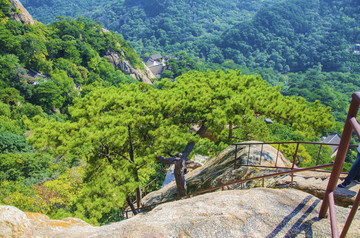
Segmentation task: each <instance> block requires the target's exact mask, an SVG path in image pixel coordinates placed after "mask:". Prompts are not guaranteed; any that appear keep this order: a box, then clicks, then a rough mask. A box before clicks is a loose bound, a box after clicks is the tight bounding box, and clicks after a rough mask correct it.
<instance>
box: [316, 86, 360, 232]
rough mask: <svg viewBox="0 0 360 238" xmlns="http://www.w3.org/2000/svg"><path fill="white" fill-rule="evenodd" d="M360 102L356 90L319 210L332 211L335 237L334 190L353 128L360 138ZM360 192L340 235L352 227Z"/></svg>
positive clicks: (331, 221)
mask: <svg viewBox="0 0 360 238" xmlns="http://www.w3.org/2000/svg"><path fill="white" fill-rule="evenodd" d="M359 104H360V92H356V93H354V94H353V95H352V100H351V103H350V108H349V111H348V115H347V118H346V122H345V125H344V130H343V133H342V136H341V140H340V145H339V149H338V152H337V155H336V159H335V162H334V167H333V169H332V172H331V176H330V179H329V183H328V186H327V189H326V192H325V194H324V199H323V202H322V205H321V209H320V212H319V217H320V218H324V217H325V216H326V213H327V210H329V211H330V212H329V214H330V223H331V234H332V237H333V238H334V237H336V238H337V237H339V232H338V230H337V220H336V212H335V202H334V192H335V188H336V185H337V182H338V180H339V176H340V173H341V170H342V168H343V165H344V161H345V157H346V154H347V152H348V149H349V145H350V140H351V136H352V132H353V130H355V133H356V135H357V136H358V138H360V125H359V123H358V122H357V121H356V116H357V113H358V110H359ZM359 193H360V190H359V192H358V195H357V197H356V199H355V202H354V205H353V207H352V210H351V212H350V214H349V216H348V218H347V221H346V223H345V227H344V228H343V230H342V232H341V236H340V237H345V236H346V234H347V232H348V229H349V227H350V224H351V222H352V220H353V218H354V216H355V213H356V211H357V208H358V207H359V203H360V198H359Z"/></svg>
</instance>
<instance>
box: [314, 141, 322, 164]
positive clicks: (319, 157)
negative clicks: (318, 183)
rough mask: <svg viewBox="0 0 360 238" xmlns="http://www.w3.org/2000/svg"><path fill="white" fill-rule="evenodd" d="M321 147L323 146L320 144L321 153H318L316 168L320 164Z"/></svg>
mask: <svg viewBox="0 0 360 238" xmlns="http://www.w3.org/2000/svg"><path fill="white" fill-rule="evenodd" d="M321 147H322V144H320V148H319V153H318V157H317V160H316V164H315V165H316V166H317V165H318V164H319V158H320V152H321Z"/></svg>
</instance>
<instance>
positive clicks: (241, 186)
mask: <svg viewBox="0 0 360 238" xmlns="http://www.w3.org/2000/svg"><path fill="white" fill-rule="evenodd" d="M274 144H275V145H278V148H277V154H276V159H275V165H274V166H263V165H256V164H251V163H250V150H251V146H257V145H261V150H260V157H259V164H261V160H262V156H263V153H264V150H263V149H264V145H274ZM286 144H296V149H295V151H294V153H293V155H292V158H293V161H292V163H291V166H290V167H282V166H278V158H279V156H280V147H281V145H286ZM301 144H308V145H314V146H320V147H319V150H318V152H317V158H316V166H312V167H308V168H295V164H296V161H297V155H298V149H299V146H300V145H301ZM233 145H235V158H234V168H235V169H236V168H237V166H238V164H237V161H238V157H237V153H238V149H239V146H249V151H248V153H247V159H246V162H245V163H243V164H241V166H249V167H261V168H270V169H289V171H283V172H277V173H271V174H268V175H263V176H258V177H254V178H248V179H242V180H237V181H234V182H230V183H226V184H222V185H220V186H217V187H213V188H208V189H204V190H201V191H197V192H194V193H191V194H188V195H185V196H184V197H177V198H174V199H170V200H167V201H165V202H160V203H155V204H152V205H149V206H143V207H141V208H138V209H137V211H139V212H141V211H148V210H151V209H152V208H153V207H155V206H158V205H160V204H163V203H167V202H172V201H176V200H179V199H184V198H189V197H193V196H196V195H199V194H203V193H206V192H211V191H215V190H218V189H221V190H224V188H225V187H226V186H230V185H234V184H240V188H241V189H242V188H243V184H244V183H246V182H249V181H253V180H259V179H260V180H261V181H262V183H261V184H262V187H263V186H264V179H265V178H269V177H276V176H280V175H286V174H291V181H290V187H293V180H294V173H298V172H304V171H316V172H327V173H330V171H326V170H320V169H325V168H329V167H332V165H333V164H332V163H331V164H325V165H319V158H320V154H321V150H322V147H323V145H327V146H339V144H328V143H320V142H303V141H300V142H243V143H235V144H233ZM351 146H353V147H356V145H351ZM149 184H151V183H149ZM147 186H148V185H146V186H145V187H143V188H146V187H147ZM135 202H136V201H135ZM135 202H134V203H135ZM131 212H132V211H131V210H125V211H124V213H123V214H124V217H125V218H128V217H129V215H128V213H131Z"/></svg>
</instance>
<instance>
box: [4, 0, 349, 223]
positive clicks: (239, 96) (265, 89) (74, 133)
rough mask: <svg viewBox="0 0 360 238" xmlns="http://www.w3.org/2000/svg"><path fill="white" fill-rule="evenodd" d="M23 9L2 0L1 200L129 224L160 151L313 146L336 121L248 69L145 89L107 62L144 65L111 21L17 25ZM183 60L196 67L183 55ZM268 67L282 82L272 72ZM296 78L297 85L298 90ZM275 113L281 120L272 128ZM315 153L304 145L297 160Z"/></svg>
mask: <svg viewBox="0 0 360 238" xmlns="http://www.w3.org/2000/svg"><path fill="white" fill-rule="evenodd" d="M14 14H21V11H20V10H19V9H18V8H16V7H14V6H13V5H11V3H10V1H8V0H2V5H1V6H0V52H1V56H0V79H1V83H0V149H1V151H0V189H1V190H0V203H1V204H9V205H14V206H17V207H19V208H21V209H22V210H24V211H32V212H41V213H44V214H47V215H49V216H51V217H54V218H63V217H66V216H75V217H79V218H82V219H84V220H86V221H89V222H91V223H92V224H106V223H109V222H112V221H117V220H120V219H122V211H123V210H124V209H125V208H126V207H127V206H128V205H131V204H132V201H134V200H135V199H136V198H139V193H137V194H136V195H135V193H134V191H135V190H137V191H139V189H140V187H142V186H144V185H145V184H147V183H148V182H149V181H151V180H152V179H153V178H154V177H155V176H156V174H157V173H158V172H159V171H160V170H161V169H162V167H163V165H162V164H161V163H159V162H158V161H157V160H156V159H155V158H156V157H157V156H159V155H164V156H166V155H168V154H172V153H176V152H182V151H184V150H185V149H186V148H189V146H188V145H191V146H192V148H193V149H192V150H190V151H186V153H187V155H186V156H188V157H191V156H192V155H194V154H195V153H200V154H203V155H210V156H212V155H215V154H217V153H218V152H219V151H221V150H222V149H224V148H226V147H227V146H228V145H229V144H230V143H231V139H230V136H236V137H237V138H239V140H241V141H245V140H264V141H274V140H276V141H284V140H305V141H314V140H317V139H318V138H319V137H320V136H322V135H324V134H326V133H327V132H328V131H329V130H332V128H333V126H334V124H335V120H334V118H333V116H332V115H331V114H330V110H331V108H330V107H326V106H323V105H322V104H321V103H320V102H319V101H315V102H308V101H306V100H305V99H304V98H302V97H293V96H284V95H283V94H282V93H281V90H284V89H285V87H283V88H280V87H279V86H277V87H273V86H270V85H269V84H268V83H267V82H266V81H265V80H263V79H262V78H261V77H260V76H255V75H249V74H247V73H246V72H247V71H246V70H247V69H246V68H244V70H243V71H239V70H230V71H223V70H216V71H210V70H209V71H206V70H204V71H206V72H198V71H190V72H186V71H184V72H181V75H180V76H178V77H177V78H176V79H175V80H169V79H163V80H161V81H159V82H156V83H155V84H154V85H146V84H144V83H139V82H138V81H136V80H134V79H132V78H131V77H129V76H128V75H125V74H124V73H123V72H121V71H120V70H118V69H116V68H114V66H113V65H112V64H110V63H109V62H108V61H107V59H106V58H105V56H106V54H107V52H108V51H111V52H115V53H117V54H118V55H119V57H120V58H121V60H125V59H127V60H128V61H129V62H130V63H131V64H132V65H134V66H137V67H141V61H140V58H139V57H138V55H137V54H136V53H135V50H134V49H133V48H131V46H130V45H129V44H128V43H127V42H126V41H125V40H124V39H123V38H122V37H121V36H120V35H116V34H114V33H112V32H109V31H107V30H104V29H103V27H102V25H100V24H98V23H94V22H92V21H91V20H88V19H85V18H78V19H76V20H74V19H69V18H63V17H60V18H58V19H57V20H56V21H54V22H53V23H51V24H49V25H43V24H42V23H35V24H34V25H30V24H22V23H20V22H19V21H15V20H13V19H12V18H14V17H13V16H14ZM183 61H186V62H187V63H189V64H191V65H192V66H194V64H195V62H194V61H192V60H191V59H188V58H187V57H186V55H185V54H184V55H183V59H182V62H183ZM180 64H181V63H179V65H180ZM179 65H177V63H174V64H173V67H175V66H179ZM199 65H200V64H199ZM226 65H227V66H226ZM202 66H204V65H202ZM213 66H214V67H216V66H219V67H225V68H231V67H235V68H236V67H238V65H236V64H234V63H231V62H224V64H222V65H215V64H213ZM230 66H231V67H230ZM194 67H195V66H194ZM198 67H199V68H201V67H200V66H198ZM184 68H187V66H185V67H184ZM205 68H206V67H205ZM259 70H264V69H259ZM263 72H269V73H268V78H269V79H272V80H274V81H276V80H275V79H274V77H273V76H274V75H275V76H276V77H277V76H278V75H277V74H276V73H275V72H273V71H272V72H270V71H266V70H264V71H263ZM310 73H311V72H309V74H310ZM319 74H320V73H319ZM282 77H283V76H281V75H280V76H279V79H281V80H277V81H278V82H280V81H281V82H283V83H284V84H285V83H286V85H289V86H288V88H287V92H291V90H294V88H293V87H291V85H290V84H288V81H286V80H285V79H284V80H283V78H282ZM292 77H293V78H294V79H295V78H296V74H294V75H293V76H292ZM319 77H321V75H320V76H319ZM340 77H345V76H344V75H340V76H339V78H340ZM297 79H298V81H291V82H293V83H294V85H296V84H301V80H302V78H301V77H298V78H297ZM299 94H300V92H299ZM315 99H316V98H315ZM266 117H269V118H271V119H272V120H273V121H274V123H273V124H266V123H265V121H264V119H265V118H266ZM198 127H200V129H199V130H198V131H196V130H197V129H196V128H198ZM200 130H201V131H202V132H209V133H210V134H211V135H212V136H211V140H210V139H209V138H208V137H206V136H199V134H200V133H198V132H199V131H200ZM201 134H202V133H201ZM283 149H284V150H286V149H289V148H283ZM302 153H303V154H302ZM312 153H313V152H312V151H307V150H306V149H305V148H301V149H300V152H299V153H298V155H299V159H303V158H309V154H312ZM315 153H316V152H315ZM326 153H327V152H326ZM186 158H187V157H186ZM186 158H185V159H186ZM323 158H325V159H324V160H323V161H321V162H328V161H327V160H329V158H330V156H324V157H323ZM307 162H309V164H311V161H307ZM158 186H159V184H155V185H153V187H152V189H156V188H157V187H158Z"/></svg>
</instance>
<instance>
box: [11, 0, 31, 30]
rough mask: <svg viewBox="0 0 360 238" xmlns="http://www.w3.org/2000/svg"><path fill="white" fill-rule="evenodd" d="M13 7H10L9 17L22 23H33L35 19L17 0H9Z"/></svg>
mask: <svg viewBox="0 0 360 238" xmlns="http://www.w3.org/2000/svg"><path fill="white" fill-rule="evenodd" d="M9 2H10V3H11V5H12V6H13V8H12V9H11V19H13V20H15V21H19V22H21V23H23V24H30V25H34V24H35V20H34V18H33V17H32V16H31V15H30V13H29V12H28V11H27V10H26V9H25V7H24V6H23V5H22V4H21V2H20V1H19V0H9Z"/></svg>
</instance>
